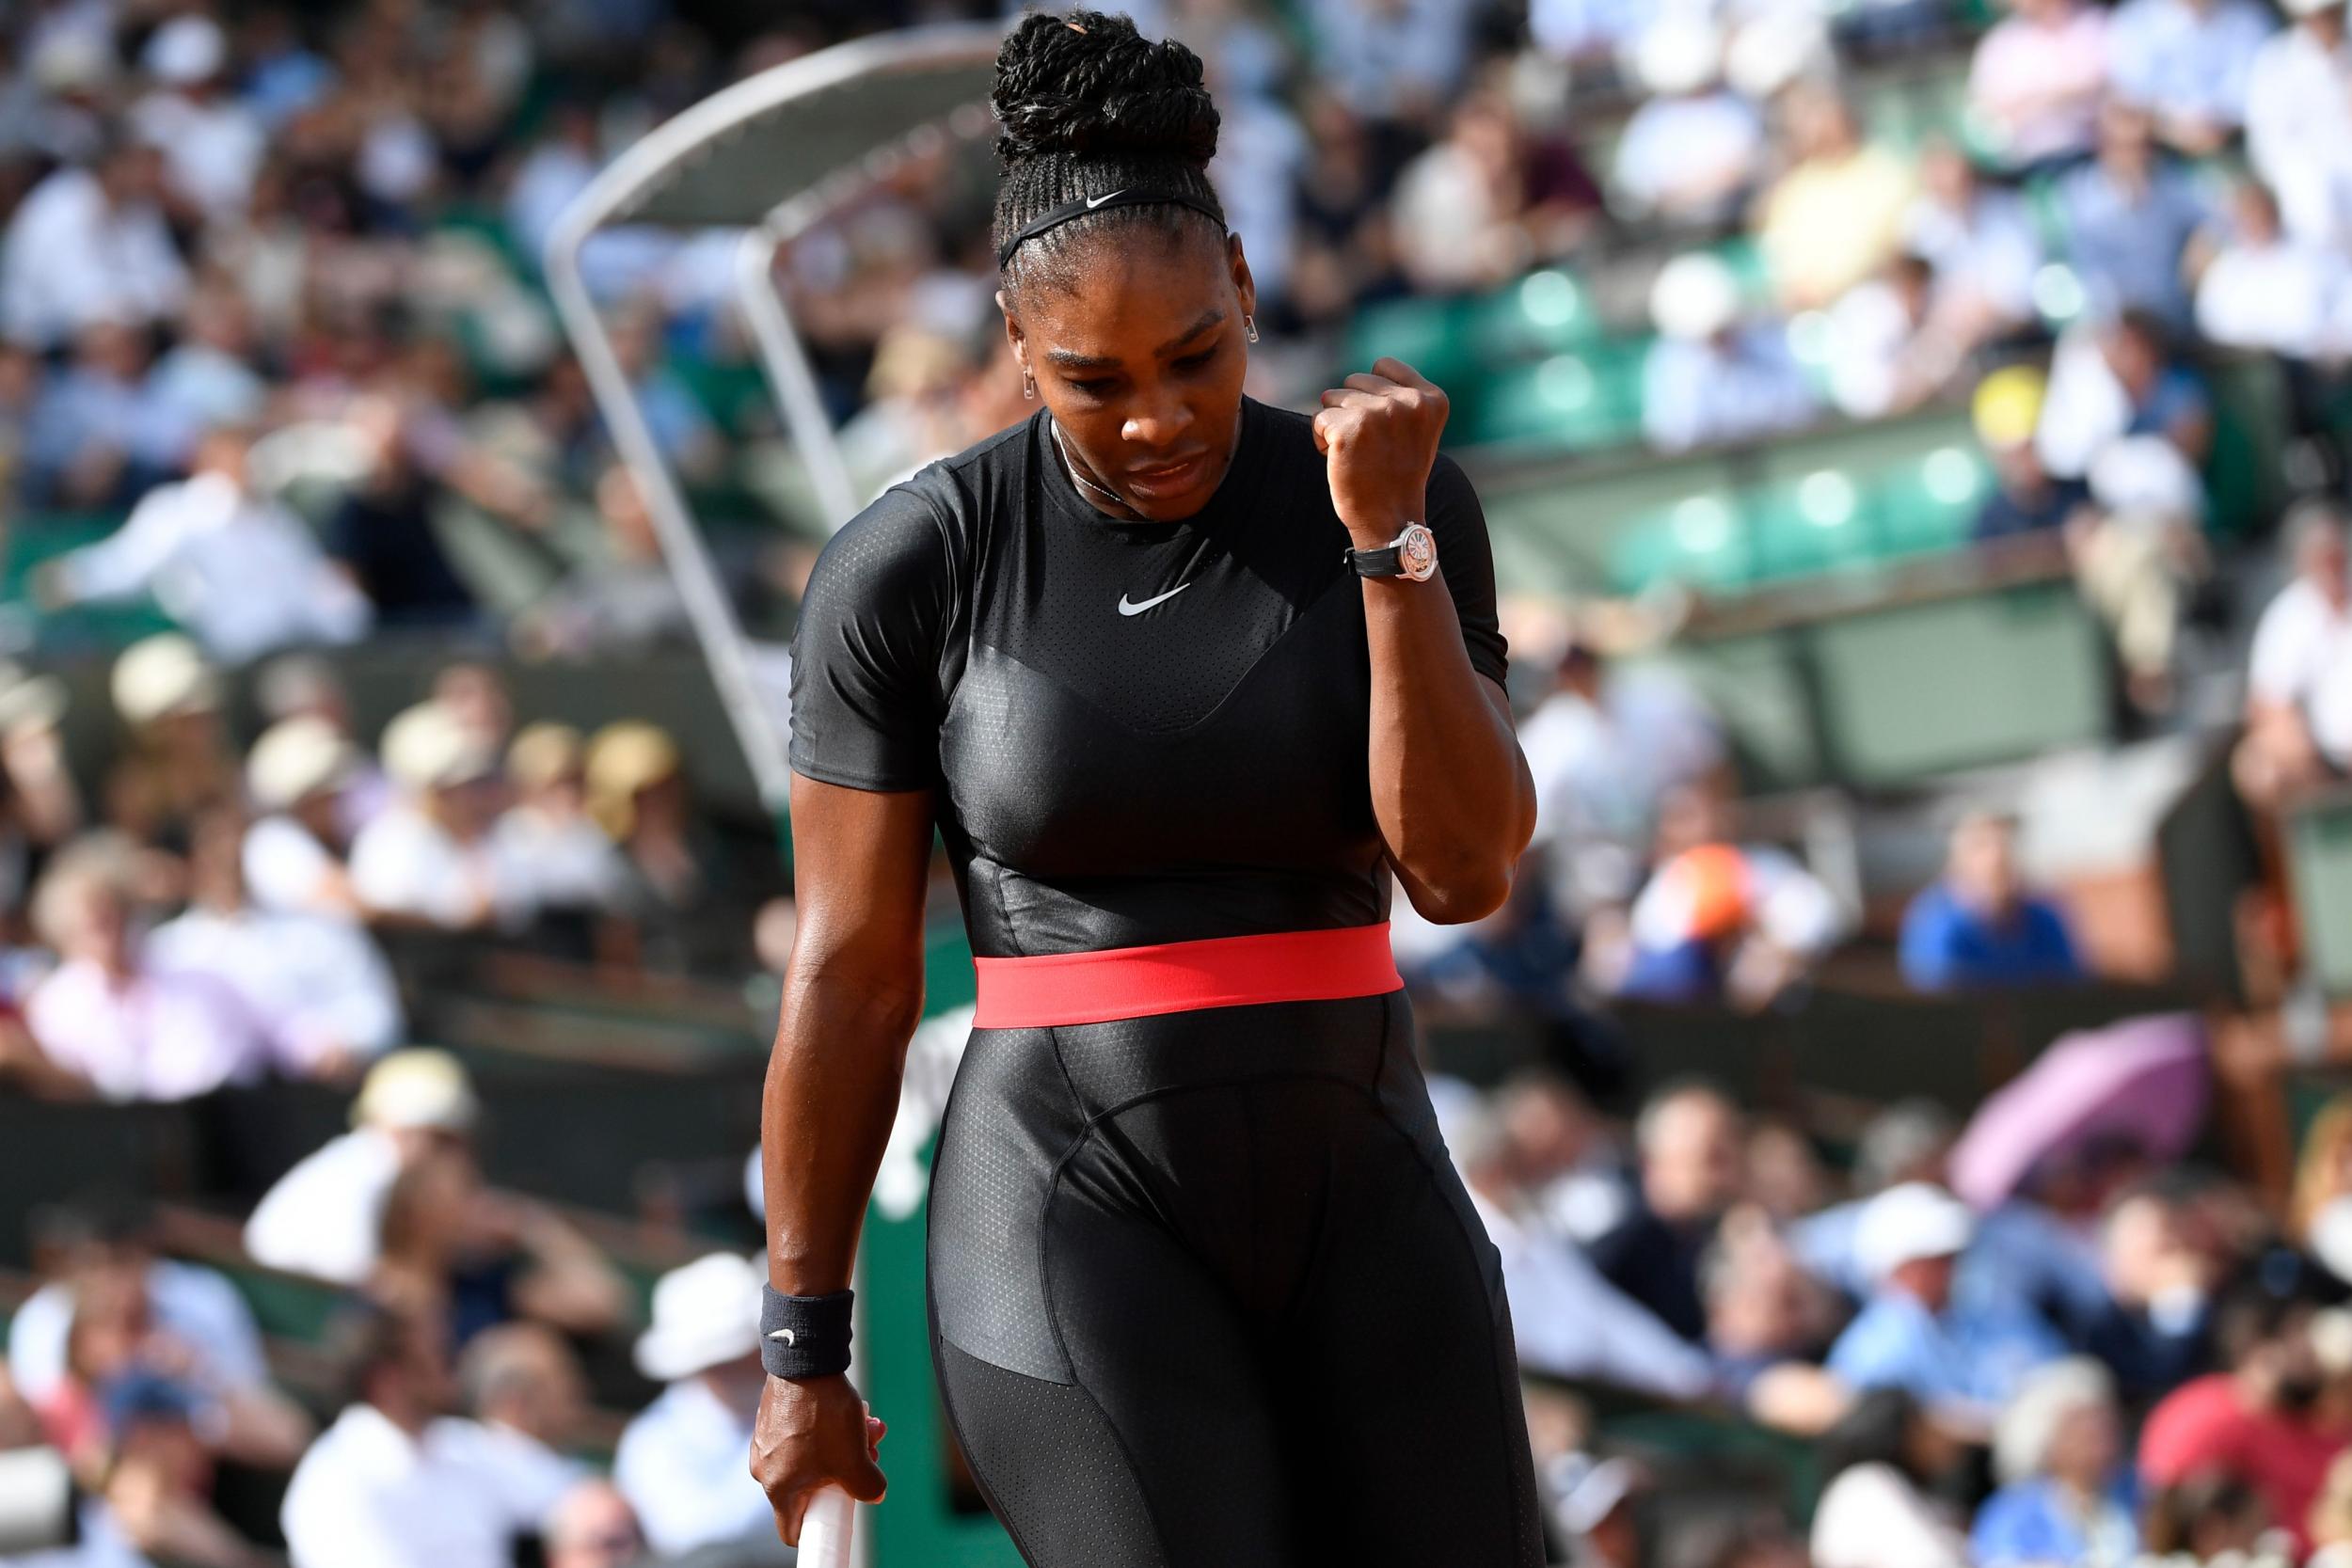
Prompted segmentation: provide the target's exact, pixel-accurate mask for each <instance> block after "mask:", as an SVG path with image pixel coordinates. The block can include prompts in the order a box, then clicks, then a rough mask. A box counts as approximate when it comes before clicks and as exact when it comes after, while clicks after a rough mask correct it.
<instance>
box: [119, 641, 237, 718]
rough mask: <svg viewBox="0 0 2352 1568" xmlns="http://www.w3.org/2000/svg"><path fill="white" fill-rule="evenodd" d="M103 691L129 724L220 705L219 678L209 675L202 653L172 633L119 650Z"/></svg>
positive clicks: (197, 711)
mask: <svg viewBox="0 0 2352 1568" xmlns="http://www.w3.org/2000/svg"><path fill="white" fill-rule="evenodd" d="M107 689H108V691H109V693H110V694H111V695H112V696H113V698H114V704H115V711H116V712H117V713H119V714H120V715H122V718H123V721H124V722H126V723H129V724H133V725H140V724H151V723H153V722H155V721H157V720H159V719H167V718H170V717H171V716H172V715H174V714H180V713H200V712H204V711H207V710H209V709H212V708H216V707H218V706H219V705H220V677H219V676H218V675H217V674H215V673H214V672H213V667H212V665H211V664H210V663H208V662H207V661H206V660H205V657H204V655H203V652H202V650H200V649H199V648H198V647H197V645H196V644H195V643H194V642H192V641H189V640H188V639H186V638H184V637H183V636H181V635H180V634H179V633H178V632H171V631H167V632H161V633H158V634H157V635H155V636H153V637H148V638H142V639H140V640H139V641H136V642H134V643H132V644H131V645H130V646H129V647H127V648H125V649H123V650H122V654H121V657H119V658H117V659H116V660H115V666H114V671H113V673H112V674H111V675H109V676H108V678H107Z"/></svg>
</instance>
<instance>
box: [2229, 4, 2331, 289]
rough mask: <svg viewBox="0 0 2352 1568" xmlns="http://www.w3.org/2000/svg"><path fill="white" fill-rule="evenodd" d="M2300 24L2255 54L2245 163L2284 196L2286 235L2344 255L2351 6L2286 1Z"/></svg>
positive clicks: (2248, 98) (2248, 84)
mask: <svg viewBox="0 0 2352 1568" xmlns="http://www.w3.org/2000/svg"><path fill="white" fill-rule="evenodd" d="M2282 9H2284V10H2285V12H2286V13H2287V15H2288V16H2289V17H2290V18H2292V19H2293V24H2292V25H2290V26H2289V27H2287V28H2286V29H2285V30H2283V31H2281V32H2278V33H2274V34H2272V35H2271V36H2270V37H2269V38H2268V39H2267V40H2265V41H2264V43H2263V46H2262V48H2261V49H2259V50H2258V51H2256V52H2255V55H2254V61H2253V64H2252V65H2251V66H2250V67H2249V69H2248V71H2247V80H2246V156H2247V159H2248V161H2249V163H2251V164H2252V165H2253V166H2254V173H2255V174H2256V176H2257V177H2259V178H2260V179H2261V181H2262V182H2263V183H2264V184H2265V185H2266V186H2268V187H2269V188H2270V189H2272V190H2274V191H2276V192H2278V193H2279V208H2280V214H2281V216H2282V217H2283V218H2284V219H2285V223H2286V230H2287V232H2288V233H2290V234H2292V235H2294V236H2295V237H2296V239H2297V240H2299V241H2301V242H2302V243H2304V244H2306V245H2324V246H2332V247H2336V248H2338V249H2341V247H2342V246H2343V245H2344V244H2345V243H2346V241H2347V240H2352V101H2348V98H2347V95H2346V93H2345V92H2344V55H2345V50H2344V0H2285V4H2284V5H2283V7H2282Z"/></svg>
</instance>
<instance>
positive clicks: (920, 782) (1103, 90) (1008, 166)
mask: <svg viewBox="0 0 2352 1568" xmlns="http://www.w3.org/2000/svg"><path fill="white" fill-rule="evenodd" d="M994 98H995V105H996V111H997V114H998V116H999V118H1000V119H1001V121H1002V135H1001V137H1000V139H999V142H998V151H999V153H1000V155H1001V157H1002V159H1003V162H1004V178H1003V184H1002V188H1001V191H1000V193H999V195H998V198H997V205H996V216H995V230H996V241H997V246H998V254H999V264H1000V266H1001V269H1002V293H1000V294H999V295H998V299H999V301H1000V303H1001V304H1002V306H1003V309H1004V314H1005V325H1006V330H1007V332H1008V334H1009V337H1010V341H1011V343H1012V347H1013V351H1014V354H1015V356H1016V357H1017V359H1018V361H1019V364H1020V367H1021V370H1022V372H1023V375H1024V379H1025V385H1026V386H1027V388H1029V390H1030V391H1031V392H1032V393H1033V395H1035V396H1036V397H1037V399H1038V400H1039V402H1040V404H1041V407H1040V408H1039V409H1038V411H1037V413H1035V414H1034V415H1033V416H1031V417H1030V418H1029V419H1028V420H1026V421H1025V422H1023V423H1021V424H1019V425H1016V426H1014V427H1013V428H1011V429H1009V430H1007V431H1004V432H1002V433H1001V434H999V435H997V436H993V437H991V438H990V439H988V440H985V441H982V442H981V443H979V444H978V445H977V446H975V447H973V448H972V449H971V450H969V451H964V452H961V453H960V454H958V455H957V456H954V457H950V458H947V459H945V460H943V461H941V462H938V463H934V464H932V465H930V467H927V468H925V469H924V470H922V471H921V472H920V473H918V474H916V475H915V476H914V477H913V478H912V479H910V480H908V481H907V482H906V483H902V484H900V485H898V487H897V488H895V489H893V490H891V491H890V492H889V493H887V494H886V495H884V496H882V498H881V499H879V500H877V501H875V502H874V503H873V504H872V505H871V506H869V507H868V508H866V510H865V511H864V512H863V513H861V514H860V515H858V516H857V517H856V518H855V519H853V520H852V521H851V522H850V524H849V525H848V526H847V527H846V528H845V529H843V530H842V531H841V532H840V533H839V534H838V535H837V536H835V537H834V539H833V540H832V541H831V542H830V543H829V544H828V545H827V546H826V548H825V550H824V552H823V555H822V558H821V559H820V560H819V562H818V565H817V568H816V573H815V576H814V577H813V578H812V579H811V581H810V583H809V588H808V594H807V598H806V602H805V604H804V605H803V618H802V621H801V624H800V628H799V631H798V633H797V634H796V638H795V641H794V644H793V664H792V733H791V746H790V754H791V763H792V769H793V772H794V775H795V776H794V778H793V780H792V829H793V839H794V846H795V857H796V862H797V865H798V878H799V899H800V917H801V925H800V939H799V946H798V948H797V949H796V951H795V952H794V954H793V958H792V962H791V967H790V974H789V976H788V979H787V985H786V990H785V1002H784V1011H783V1018H782V1022H781V1024H780V1026H779V1030H778V1033H777V1037H776V1045H775V1053H774V1057H773V1060H772V1064H771V1068H770V1071H769V1076H768V1088H767V1098H766V1102H765V1116H764V1132H765V1138H764V1144H763V1147H764V1148H765V1149H766V1167H765V1175H766V1190H767V1192H768V1194H769V1195H770V1196H769V1215H768V1220H769V1227H770V1252H771V1261H770V1274H771V1289H770V1291H769V1292H768V1294H767V1297H766V1320H765V1322H764V1323H763V1335H764V1342H765V1345H766V1353H767V1359H768V1366H769V1370H770V1371H771V1374H773V1375H772V1376H771V1378H770V1380H769V1383H768V1386H767V1393H766V1397H765V1398H764V1400H763V1401H762V1403H761V1408H760V1414H759V1424H758V1432H757V1435H756V1437H755V1442H754V1448H753V1469H754V1473H755V1475H756V1476H757V1477H758V1479H759V1481H760V1482H761V1483H762V1485H763V1486H765V1487H766V1489H767V1491H768V1495H769V1497H770V1498H771V1501H772V1502H773V1503H774V1505H775V1510H776V1517H777V1525H778V1528H779V1530H780V1531H781V1533H782V1534H783V1535H784V1537H785V1538H786V1539H787V1541H789V1540H794V1539H797V1532H798V1530H799V1526H800V1520H801V1517H802V1513H803V1510H804V1508H805V1507H806V1505H807V1502H808V1499H809V1497H810V1496H811V1494H812V1493H813V1491H814V1490H815V1489H817V1488H818V1487H819V1486H822V1485H825V1484H829V1483H831V1484H838V1485H840V1486H842V1487H843V1488H845V1489H846V1490H847V1491H849V1492H850V1494H851V1495H852V1496H853V1497H862V1498H867V1499H873V1498H876V1497H880V1496H881V1494H882V1487H883V1481H882V1473H881V1471H880V1470H879V1469H878V1468H877V1467H876V1465H875V1464H874V1463H873V1455H874V1453H875V1452H876V1450H875V1449H872V1448H870V1447H869V1442H868V1438H867V1431H868V1426H867V1423H866V1421H865V1420H864V1419H863V1418H862V1417H863V1412H862V1410H861V1402H860V1399H859V1397H858V1394H857V1392H856V1390H855V1389H853V1388H852V1387H851V1386H850V1384H849V1383H848V1381H847V1380H846V1378H845V1377H844V1376H843V1375H842V1372H843V1370H844V1369H845V1368H846V1367H847V1365H848V1362H849V1304H850V1291H849V1290H848V1289H847V1287H848V1285H849V1282H850V1260H851V1255H852V1253H853V1251H854V1249H855V1245H856V1241H857V1235H858V1226H859V1221H860V1218H861V1216H862V1215H863V1214H864V1212H865V1209H866V1197H867V1194H868V1190H869V1188H870V1185H871V1183H872V1180H873V1177H874V1172H875V1167H876V1164H877V1163H878V1161H879V1159H880V1157H881V1154H882V1146H883V1141H884V1138H885V1136H886V1135H887V1133H888V1131H889V1128H890V1124H891V1119H892V1114H893V1111H894V1109H895V1108H896V1105H897V1102H898V1080H899V1073H900V1067H901V1063H902V1060H903V1053H904V1048H905V1044H906V1041H907V1038H908V1036H909V1034H910V1032H911V1031H912V1029H913V1027H914V1022H915V1020H916V1017H917V1014H918V1011H919V1007H920V1001H921V994H922V940H921V937H922V926H923V895H924V882H925V866H926V863H927V862H928V861H929V859H930V848H931V842H932V832H933V829H934V828H936V829H937V830H938V832H939V834H940V835H941V837H942V838H943V839H944V841H945V843H946V847H947V853H948V856H949V858H950V859H951V861H952V862H953V864H954V869H955V874H956V882H957V891H958V894H959V895H960V897H961V902H962V905H963V912H964V919H965V922H966V925H967V927H968V928H969V930H970V933H971V941H972V947H973V952H974V954H975V955H976V963H977V971H978V988H979V996H978V1014H977V1018H976V1020H975V1027H974V1030H973V1033H972V1036H971V1042H970V1045H969V1048H968V1049H967V1051H966V1053H965V1054H964V1056H963V1060H962V1065H961V1069H960V1071H959V1072H958V1075H957V1079H956V1083H955V1087H954V1091H953V1093H952V1095H951V1096H950V1099H949V1102H948V1105H947V1108H946V1117H945V1120H944V1124H943V1126H942V1129H941V1132H940V1138H939V1143H938V1148H937V1150H936V1155H935V1159H934V1163H933V1167H932V1172H931V1187H930V1303H929V1307H930V1325H931V1330H932V1354H933V1359H934V1365H935V1368H936V1370H937V1373H938V1377H939V1382H940V1387H941V1390H942V1392H943V1395H944V1397H945V1404H946V1412H947V1416H948V1419H949V1421H950V1422H951V1423H952V1425H953V1427H954V1429H955V1433H956V1435H957V1437H958V1438H959V1439H960V1440H961V1443H962V1446H963V1449H964V1452H965V1455H966V1456H967V1458H968V1459H969V1461H970V1463H971V1466H972V1470H973V1473H974V1475H975V1477H976V1478H977V1481H978V1482H979V1485H980V1489H981V1491H982V1493H983V1494H984V1495H985V1496H986V1497H987V1500H988V1502H989V1505H990V1506H991V1507H992V1508H993V1510H994V1511H995V1513H996V1514H997V1515H998V1517H999V1518H1001V1519H1002V1520H1003V1521H1004V1524H1005V1526H1006V1528H1008V1529H1009V1531H1010V1532H1011V1535H1012V1538H1013V1541H1014V1543H1015V1544H1017V1545H1018V1546H1019V1548H1020V1550H1021V1553H1022V1555H1023V1557H1024V1558H1025V1559H1026V1560H1027V1561H1028V1562H1029V1563H1031V1564H1033V1565H1035V1568H1301V1565H1305V1564H1321V1563H1331V1564H1341V1563H1344V1564H1348V1565H1350V1568H1373V1565H1389V1564H1393V1565H1395V1568H1535V1565H1537V1564H1540V1563H1541V1562H1542V1561H1543V1551H1542V1546H1541V1542H1540V1538H1539V1528H1538V1523H1537V1505H1536V1498H1535V1490H1534V1479H1533V1474H1532V1470H1533V1466H1532V1464H1531V1461H1530V1458H1529V1454H1528V1439H1527V1430H1526V1420H1525V1417H1524V1415H1523V1413H1522V1411H1521V1408H1520V1402H1519V1392H1518V1364H1517V1355H1516V1352H1515V1350H1514V1348H1513V1344H1512V1338H1511V1325H1510V1317H1509V1313H1508V1310H1507V1308H1506V1307H1505V1305H1504V1300H1503V1294H1502V1277H1501V1272H1500V1264H1499V1259H1498V1255H1497V1253H1496V1251H1495V1248H1494V1246H1493V1244H1492V1243H1489V1242H1488V1241H1487V1239H1486V1234H1485V1232H1484V1230H1483V1229H1482V1228H1481V1227H1480V1225H1479V1222H1478V1219H1477V1217H1476V1215H1475V1214H1474V1213H1473V1212H1472V1210H1471V1208H1470V1202H1469V1200H1468V1197H1467V1196H1466V1195H1465V1193H1464V1191H1463V1188H1462V1184H1461V1182H1460V1180H1458V1178H1457V1177H1456V1176H1455V1174H1454V1169H1453V1166H1452V1164H1450V1163H1449V1161H1448V1159H1447V1156H1446V1151H1445V1148H1444V1147H1443V1145H1442V1144H1441V1143H1440V1142H1439V1140H1438V1134H1437V1132H1436V1129H1435V1121H1434V1118H1433V1117H1432V1115H1431V1111H1430V1104H1429V1095H1428V1089H1427V1086H1426V1085H1425V1084H1424V1083H1423V1081H1422V1075H1421V1071H1420V1069H1419V1067H1418V1066H1417V1065H1416V1062H1415V1060H1414V1053H1413V1025H1412V1019H1411V1015H1410V1013H1409V1011H1408V1009H1407V1007H1406V999H1405V994H1404V992H1403V990H1401V989H1400V987H1399V983H1398V980H1397V974H1396V968H1395V965H1394V962H1393V960H1392V958H1391V954H1390V947H1389V938H1388V924H1387V918H1388V913H1389V898H1390V888H1391V872H1393V874H1394V879H1395V880H1397V881H1399V882H1401V883H1402V884H1403V886H1404V888H1405V890H1406V895H1407V896H1408V897H1409V898H1410V899H1411V901H1412V903H1413V906H1414V907H1415V908H1416V909H1418V910H1420V911H1422V912H1423V913H1424V914H1427V915H1428V916H1430V917H1431V918H1433V919H1435V920H1438V921H1446V922H1456V921H1463V920H1470V919H1473V918H1475V917H1477V916H1479V915H1483V914H1486V912H1488V911H1491V910H1493V909H1495V908H1496V907H1497V906H1498V905H1499V904H1501V903H1502V899H1503V897H1504V895H1505V894H1506V892H1507V891H1508V888H1509V882H1510V875H1511V868H1512V865H1513V863H1514V862H1515V861H1516V860H1517V858H1518V854H1519V852H1520V851H1521V850H1522V849H1523V848H1524V847H1525V846H1526V844H1527V842H1528V839H1529V836H1530V833H1531V832H1532V831H1533V825H1534V790H1533V787H1532V785H1531V784H1530V782H1529V779H1528V776H1527V767H1526V764H1525V762H1524V761H1523V760H1522V759H1521V757H1520V755H1519V752H1518V743H1517V740H1516V739H1515V737H1514V735H1513V731H1512V725H1511V718H1510V709H1509V706H1508V705H1507V703H1506V702H1505V700H1504V697H1503V689H1502V677H1503V642H1502V636H1501V635H1500V634H1499V633H1498V631H1497V629H1496V622H1495V590H1494V580H1493V566H1492V562H1491V559H1490V556H1489V553H1488V546H1487V542H1486V524H1485V520H1484V518H1483V517H1482V515H1480V512H1479V508H1478V502H1477V499H1476V498H1475V497H1474V496H1473V495H1472V493H1471V491H1470V485H1469V483H1467V481H1466V480H1465V479H1464V477H1463V475H1462V472H1461V470H1460V469H1459V468H1458V467H1455V466H1454V464H1453V463H1452V462H1451V461H1449V460H1447V459H1445V458H1442V457H1439V456H1438V432H1439V430H1440V428H1441V427H1442V425H1443V424H1444V421H1445V412H1446V404H1445V398H1444V395H1443V394H1442V393H1441V392H1439V391H1438V388H1435V387H1433V386H1431V385H1430V384H1429V383H1428V382H1426V381H1424V380H1422V378H1421V377H1420V376H1419V375H1417V374H1416V373H1414V372H1413V371H1412V370H1410V369H1409V368H1407V367H1406V366H1405V365H1403V364H1401V363H1399V362H1397V361H1396V360H1393V359H1382V360H1380V361H1379V362H1378V363H1377V364H1376V365H1375V367H1374V368H1373V369H1372V370H1371V371H1370V372H1364V373H1360V374H1356V375H1351V376H1349V377H1348V378H1347V382H1346V385H1345V386H1344V387H1341V388H1334V389H1332V390H1329V391H1327V392H1325V393H1324V394H1323V396H1322V408H1321V410H1320V411H1319V412H1318V413H1316V414H1315V415H1314V416H1313V417H1312V418H1308V417H1306V416H1303V415H1295V414H1290V413H1286V412H1282V411H1279V410H1278V409H1275V408H1271V407H1268V406H1266V405H1264V404H1260V403H1257V402H1255V401H1253V400H1252V399H1250V398H1248V397H1245V396H1244V395H1243V393H1242V374H1243V369H1244V366H1245V362H1246V361H1247V359H1248V352H1249V351H1248V344H1249V342H1250V341H1252V340H1253V339H1254V337H1255V336H1256V325H1255V322H1254V320H1253V312H1254V310H1255V309H1256V301H1255V291H1254V288H1253V285H1252V284H1251V281H1250V276H1249V267H1248V263H1247V261H1245V260H1244V259H1243V256H1242V248H1241V245H1240V242H1239V241H1238V240H1236V239H1235V238H1233V237H1232V235H1231V234H1229V233H1228V232H1227V230H1226V225H1225V219H1224V215H1223V214H1222V211H1221V210H1220V209H1219V207H1218V205H1217V198H1216V192H1215V190H1214V189H1213V188H1212V187H1211V185H1210V182H1209V180H1208V177H1207V173H1206V166H1207V164H1208V162H1209V158H1210V156H1211V154H1212V153H1213V152H1215V150H1216V131H1217V114H1216V108H1215V107H1214V106H1213V105H1212V104H1211V103H1210V100H1209V95H1208V94H1207V92H1206V91H1205V90H1203V88H1202V86H1201V68H1200V60H1199V59H1198V58H1197V57H1195V56H1194V55H1193V54H1192V53H1191V52H1190V51H1189V50H1186V49H1185V48H1184V47H1183V46H1182V45H1179V44H1176V43H1154V42H1151V41H1148V40H1144V39H1142V38H1139V37H1137V36H1136V30H1135V27H1134V24H1132V23H1130V22H1129V21H1127V20H1126V19H1125V18H1123V17H1108V16H1103V15H1100V14H1097V13H1094V12H1089V11H1080V12H1076V13H1073V14H1071V15H1069V16H1067V17H1048V16H1042V15H1032V16H1030V17H1028V18H1027V19H1026V20H1025V21H1024V22H1023V24H1021V26H1020V27H1019V29H1018V30H1017V31H1016V32H1014V33H1013V34H1012V35H1011V36H1010V37H1009V40H1007V42H1006V43H1005V45H1004V49H1003V52H1002V54H1001V55H999V56H998V60H997V78H996V88H995V95H994Z"/></svg>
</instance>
